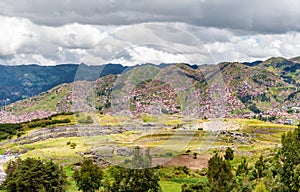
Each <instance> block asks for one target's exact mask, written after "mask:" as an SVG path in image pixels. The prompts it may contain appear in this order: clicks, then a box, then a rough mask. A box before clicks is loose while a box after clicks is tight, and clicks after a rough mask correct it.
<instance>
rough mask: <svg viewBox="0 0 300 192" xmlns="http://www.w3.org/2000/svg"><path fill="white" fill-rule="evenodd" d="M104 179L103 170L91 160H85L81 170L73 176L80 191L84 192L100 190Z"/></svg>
mask: <svg viewBox="0 0 300 192" xmlns="http://www.w3.org/2000/svg"><path fill="white" fill-rule="evenodd" d="M102 177H103V170H102V169H101V168H100V167H99V166H97V165H95V164H94V163H93V161H92V160H90V159H85V160H84V161H83V163H82V166H81V169H80V170H76V171H75V172H74V174H73V178H74V180H75V182H76V185H77V187H78V190H82V191H83V192H95V191H96V190H98V189H99V188H100V187H101V184H102V182H101V180H102Z"/></svg>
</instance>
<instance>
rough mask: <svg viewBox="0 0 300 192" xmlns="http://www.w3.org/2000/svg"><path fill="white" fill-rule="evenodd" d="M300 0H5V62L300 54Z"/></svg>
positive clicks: (0, 23)
mask: <svg viewBox="0 0 300 192" xmlns="http://www.w3.org/2000/svg"><path fill="white" fill-rule="evenodd" d="M299 7H300V1H299V0H287V1H280V0H263V1H262V0H252V1H247V0H185V1H182V0H172V1H171V0H143V1H142V0H119V1H117V0H110V1H109V0H72V1H71V0H14V1H11V0H1V1H0V64H5V65H19V64H39V65H55V64H61V63H86V64H90V65H101V64H105V63H120V64H123V65H129V66H131V65H135V64H142V63H155V64H159V63H178V62H184V63H192V64H199V65H200V64H211V63H218V62H223V61H241V62H244V61H255V60H264V59H267V58H269V57H286V58H291V57H295V56H299V55H300V33H299V32H300V11H299V10H298V8H299Z"/></svg>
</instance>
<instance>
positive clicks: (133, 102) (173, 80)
mask: <svg viewBox="0 0 300 192" xmlns="http://www.w3.org/2000/svg"><path fill="white" fill-rule="evenodd" d="M296 60H297V59H285V58H279V57H277V58H275V57H273V58H270V59H267V60H265V61H262V62H256V63H255V64H253V65H252V64H249V63H239V62H223V63H219V64H218V65H201V66H197V67H195V66H192V65H189V64H162V65H159V66H157V65H153V64H143V65H138V66H133V67H123V66H121V65H119V66H118V65H106V66H105V67H107V69H105V68H104V69H103V71H102V73H101V74H100V75H98V74H99V73H98V72H97V70H100V69H98V68H97V67H95V66H92V67H91V66H87V65H80V66H76V67H77V68H76V71H77V74H75V75H74V74H73V76H72V77H73V78H74V79H75V80H76V81H75V82H71V83H64V84H60V85H58V86H56V87H54V88H52V89H48V90H47V91H45V92H42V93H40V94H38V95H36V96H33V97H30V98H27V99H24V100H21V101H18V102H15V103H13V104H11V105H9V106H7V110H8V111H14V113H15V114H17V115H20V114H22V113H34V112H37V111H50V112H51V113H58V112H64V111H86V112H88V111H93V112H95V111H99V112H101V113H114V112H116V111H123V112H126V113H127V114H128V113H130V114H132V115H139V114H152V113H156V114H159V113H165V114H176V113H178V114H189V115H193V116H197V117H204V116H206V117H214V116H217V115H218V114H214V112H216V111H217V112H219V115H220V114H221V115H222V116H224V117H241V118H243V117H244V118H245V117H247V118H249V117H253V116H255V115H260V116H261V117H260V118H271V117H272V118H274V117H283V118H286V119H287V118H294V119H296V118H299V113H298V112H299V111H298V110H299V108H300V90H299V89H298V87H299V82H298V80H299V78H298V76H299V74H300V68H299V63H297V62H295V61H296ZM23 67H24V66H23ZM28 67H38V66H28ZM58 67H67V65H63V66H58ZM73 67H74V66H73ZM25 68H26V67H25ZM40 70H42V69H40ZM48 70H49V69H48ZM61 70H63V69H61ZM32 73H33V72H32ZM66 73H67V72H66ZM38 74H39V73H37V72H36V76H37V75H38ZM42 74H43V73H42ZM23 76H24V75H23ZM50 76H51V75H50ZM49 78H50V77H49ZM51 78H54V77H51ZM297 78H298V79H297ZM25 79H26V78H25ZM95 79H96V80H95ZM37 82H38V81H37ZM56 82H58V81H56ZM41 87H43V86H41Z"/></svg>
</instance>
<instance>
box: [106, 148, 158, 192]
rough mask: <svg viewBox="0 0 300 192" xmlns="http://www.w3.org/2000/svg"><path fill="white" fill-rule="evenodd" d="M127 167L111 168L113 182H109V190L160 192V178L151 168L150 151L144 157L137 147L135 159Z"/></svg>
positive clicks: (120, 191)
mask: <svg viewBox="0 0 300 192" xmlns="http://www.w3.org/2000/svg"><path fill="white" fill-rule="evenodd" d="M125 166H127V167H131V168H126V167H111V168H110V170H109V172H110V175H111V177H112V178H113V180H112V181H108V183H109V184H108V186H107V188H108V190H109V191H111V192H115V191H118V192H159V191H161V188H160V185H159V183H158V181H159V176H158V173H156V171H155V169H154V168H151V156H150V152H149V150H146V154H145V155H143V153H142V152H141V150H140V148H139V147H136V148H135V150H134V153H133V158H132V160H131V162H130V163H127V165H125Z"/></svg>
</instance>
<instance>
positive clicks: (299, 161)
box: [277, 125, 300, 192]
mask: <svg viewBox="0 0 300 192" xmlns="http://www.w3.org/2000/svg"><path fill="white" fill-rule="evenodd" d="M281 144H282V148H281V149H280V150H279V151H278V152H277V153H278V154H277V161H278V164H277V165H279V166H278V174H279V175H280V183H281V184H282V185H281V186H280V188H281V189H282V190H284V191H287V192H289V191H298V190H299V189H300V177H299V175H300V174H299V173H300V169H299V167H300V125H298V127H297V128H296V129H295V130H294V131H290V132H288V133H287V134H283V135H282V137H281Z"/></svg>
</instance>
